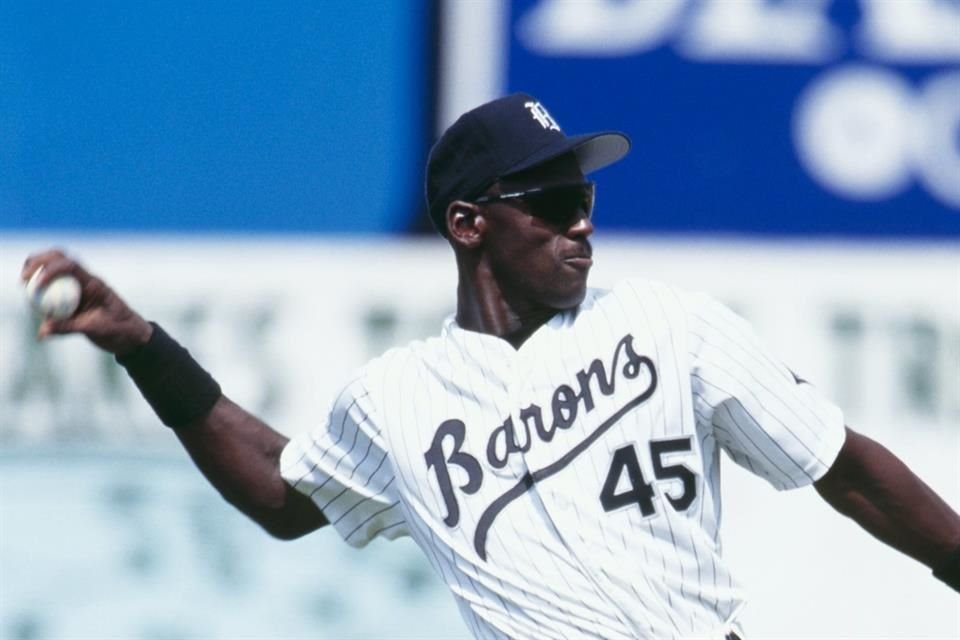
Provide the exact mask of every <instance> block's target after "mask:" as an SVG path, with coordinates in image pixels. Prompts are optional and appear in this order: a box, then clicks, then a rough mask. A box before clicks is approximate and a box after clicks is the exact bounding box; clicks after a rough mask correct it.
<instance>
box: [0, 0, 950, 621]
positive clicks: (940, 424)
mask: <svg viewBox="0 0 960 640" xmlns="http://www.w3.org/2000/svg"><path fill="white" fill-rule="evenodd" d="M517 90H523V91H527V92H530V93H532V94H534V95H536V96H537V97H539V98H540V99H541V100H542V101H543V102H544V103H545V104H546V105H547V106H548V107H549V108H550V110H551V112H552V114H553V115H554V117H555V118H556V119H557V120H558V121H559V122H560V124H561V125H562V126H563V127H564V129H565V130H566V131H567V132H581V131H593V130H598V129H605V128H611V129H621V130H624V131H626V132H628V133H629V134H630V135H631V137H632V138H633V140H634V149H633V151H632V153H631V154H630V156H628V158H627V160H626V161H624V162H622V163H620V164H618V165H616V166H614V167H611V168H609V169H607V170H604V171H602V172H601V173H598V174H597V176H596V178H597V180H598V181H599V184H600V188H599V197H598V207H597V214H596V216H597V218H596V219H597V225H598V232H597V234H596V246H597V258H598V260H597V267H596V269H595V273H594V276H593V281H594V284H596V285H600V286H602V285H604V284H610V283H612V282H613V281H615V280H616V279H618V278H620V277H623V276H626V275H641V276H649V277H653V278H658V279H664V280H669V281H672V282H675V283H677V284H680V285H682V286H686V287H689V288H691V289H699V290H705V291H708V292H710V293H712V294H714V295H716V296H718V297H720V298H721V299H723V300H725V301H727V302H728V303H729V304H731V305H732V306H734V307H735V308H736V309H737V310H738V311H740V312H741V313H742V314H744V315H745V316H747V317H748V318H749V319H750V320H751V321H752V322H753V323H754V324H755V326H756V327H757V328H758V330H759V331H760V333H761V334H762V335H763V336H764V338H765V339H766V340H767V342H768V343H769V344H770V345H771V346H772V348H773V349H774V350H775V351H776V352H777V353H779V354H780V355H781V356H782V357H783V358H784V360H785V361H787V362H789V363H790V365H791V366H792V368H794V369H795V370H797V371H800V372H802V373H803V374H804V377H806V378H808V379H810V380H812V381H815V382H816V384H818V385H819V386H821V387H822V388H824V389H825V390H826V392H827V393H828V394H829V395H830V396H832V397H833V398H835V399H836V400H837V401H838V403H839V404H841V406H843V407H844V409H845V410H846V412H847V417H848V422H849V423H850V424H851V425H853V426H854V427H855V428H859V429H860V430H862V431H864V432H866V433H868V434H870V435H872V436H873V437H875V438H877V439H878V440H880V441H881V442H883V443H885V444H887V445H888V446H890V448H892V449H893V450H894V451H896V452H897V453H898V454H899V455H901V457H903V458H904V459H905V460H906V461H907V462H908V464H910V465H911V466H912V467H913V468H914V469H915V470H916V471H917V472H918V473H919V474H920V475H921V476H922V477H923V478H924V479H926V480H927V481H928V482H929V483H930V484H931V485H933V486H934V487H935V488H936V489H937V490H938V491H939V492H940V493H941V494H942V495H943V496H944V497H945V498H946V499H947V500H948V501H949V502H950V503H951V504H952V505H953V506H954V507H955V508H958V507H960V3H958V2H957V1H956V0H581V1H577V0H563V1H562V0H476V1H469V0H385V1H381V0H328V1H323V2H320V1H317V2H272V3H260V2H229V3H228V2H218V1H216V2H204V3H196V2H186V1H182V0H174V1H171V2H135V3H126V2H96V3H67V2H52V3H44V4H37V3H27V2H23V3H18V2H4V3H0V274H4V275H3V277H2V278H0V355H2V358H0V363H2V364H0V638H4V639H10V640H47V639H51V640H53V639H63V640H74V639H86V638H89V639H91V640H93V639H107V638H117V639H124V640H126V639H130V640H166V639H170V640H174V639H181V638H182V639H198V640H199V639H204V640H206V639H218V638H224V639H226V638H231V639H234V638H257V639H260V638H263V639H268V638H270V639H274V638H276V639H281V638H282V639H300V638H304V639H305V638H314V639H317V640H321V639H327V638H336V639H340V638H466V637H467V632H466V629H465V627H464V626H463V625H462V624H461V622H460V620H459V617H458V615H457V613H456V611H455V610H454V606H453V602H452V599H451V598H450V596H449V595H448V594H447V593H446V591H445V589H444V588H443V587H442V585H440V584H439V582H438V581H437V579H436V578H435V577H434V576H433V575H432V574H431V573H430V570H429V568H428V567H427V565H426V563H425V562H424V561H423V560H421V558H420V555H419V551H418V550H417V549H416V548H415V547H414V546H413V545H412V544H410V543H407V542H403V541H401V542H395V543H380V544H376V543H375V544H373V545H371V547H370V548H368V549H365V550H363V551H355V550H352V549H350V548H349V547H347V546H346V545H345V544H343V543H342V542H341V541H340V540H339V539H338V538H337V536H336V535H334V534H333V533H331V532H326V531H324V532H321V533H319V534H317V535H314V536H309V537H307V538H305V539H302V540H300V541H297V542H294V543H283V542H278V541H273V540H271V539H270V538H268V537H267V536H266V534H262V533H261V532H260V531H259V530H258V529H257V528H256V526H255V525H253V524H251V523H249V522H247V521H246V520H245V519H244V518H243V517H241V516H239V515H237V514H235V513H233V512H232V511H231V510H230V508H229V507H227V506H226V505H225V504H223V503H222V502H221V500H220V499H219V497H218V496H217V494H216V493H215V492H214V490H213V489H211V488H209V487H208V486H207V485H206V484H205V483H204V481H203V480H202V478H201V477H200V475H199V473H197V472H196V471H195V470H194V469H193V467H192V466H191V464H190V463H189V461H188V460H187V457H186V455H185V454H184V453H182V451H180V450H179V448H178V446H177V445H176V443H175V439H174V438H173V437H172V436H171V435H170V434H169V433H168V432H167V431H166V430H165V429H164V428H163V427H162V426H161V425H160V424H159V422H158V421H157V420H156V419H155V418H153V417H152V416H151V414H150V413H149V411H148V410H147V409H146V408H145V407H144V405H143V404H142V402H141V401H140V400H139V397H138V396H137V394H136V392H135V390H134V389H133V387H132V385H131V384H130V383H129V382H128V381H127V380H126V379H125V377H124V375H123V374H122V371H120V370H119V369H118V368H117V367H116V366H114V365H113V364H112V363H111V361H110V359H109V358H107V357H105V356H103V355H102V354H99V353H97V352H95V351H94V350H93V349H92V348H90V347H89V345H87V344H85V343H84V341H83V340H82V339H79V338H68V339H63V340H57V341H53V342H50V343H47V344H37V343H36V341H35V340H34V339H33V338H32V335H33V332H34V330H35V327H36V324H35V319H34V318H32V317H31V316H30V314H29V313H28V311H27V309H26V306H25V304H24V301H23V295H22V291H21V289H20V286H19V282H18V273H19V267H20V264H21V262H22V260H23V259H24V257H25V256H26V255H27V254H28V253H30V252H32V251H36V250H38V249H42V248H45V247H48V246H50V245H55V246H60V247H65V248H66V249H68V250H69V251H70V252H71V253H73V254H75V255H76V256H79V257H80V258H81V259H82V260H83V261H84V262H85V263H86V264H87V265H88V266H89V267H90V268H92V269H93V270H95V271H97V272H98V273H100V274H102V275H103V276H104V277H105V278H106V279H107V280H108V281H109V282H111V283H112V284H113V285H114V286H115V287H116V288H117V289H118V290H119V291H121V292H122V294H123V295H124V296H125V297H126V298H127V299H128V300H129V301H130V302H131V303H132V304H133V305H134V306H135V307H137V308H138V309H140V310H141V311H142V312H143V313H144V314H145V315H147V316H148V317H150V318H152V319H156V320H158V321H160V322H161V323H163V324H164V325H166V326H167V327H168V328H169V329H170V330H171V333H173V334H175V335H177V336H178V337H179V338H180V339H181V340H182V341H183V342H184V343H185V344H187V345H188V346H189V347H190V348H191V349H192V350H193V351H194V352H196V353H198V354H199V356H200V359H201V360H202V361H203V362H204V363H205V364H206V365H208V368H209V369H211V370H212V371H213V372H214V374H215V375H217V376H218V378H219V379H220V380H221V382H222V384H223V386H224V388H225V389H226V390H227V392H228V393H229V394H230V395H231V396H232V397H233V398H235V399H236V400H238V401H239V402H240V403H241V404H243V405H245V406H246V407H248V408H250V409H251V410H253V411H255V412H256V413H258V414H259V415H261V416H262V417H264V418H265V419H266V420H267V421H268V422H270V423H271V424H273V425H274V426H275V427H276V428H278V429H279V430H281V431H284V432H286V433H293V432H295V431H298V430H302V429H306V428H310V427H311V426H312V425H314V424H315V423H316V422H317V421H318V420H320V419H321V417H322V415H323V412H324V409H325V405H326V402H327V400H328V399H329V398H330V396H331V395H332V394H333V392H334V391H335V389H336V387H337V385H338V384H339V383H341V382H343V381H344V380H345V379H346V376H347V375H348V374H349V371H350V370H351V369H352V368H353V367H355V366H358V365H360V364H362V362H364V361H365V360H366V359H368V358H369V357H372V356H374V355H376V354H378V353H379V352H381V351H382V350H384V349H385V348H387V347H389V346H390V345H393V344H397V343H400V342H403V341H406V340H408V339H410V338H414V337H419V336H424V335H427V334H430V333H432V332H433V331H435V330H436V328H437V327H438V326H439V322H440V320H441V319H442V318H443V317H444V316H445V315H446V314H448V313H450V312H451V311H452V309H453V305H454V295H453V294H454V289H453V288H454V285H455V274H454V266H453V262H452V260H451V259H450V254H449V250H448V249H447V248H446V247H445V245H444V244H443V243H442V242H441V241H440V240H439V239H437V238H436V237H434V236H433V235H432V234H431V232H430V229H429V222H428V221H427V218H426V216H425V213H424V208H423V204H422V186H421V185H422V175H423V172H422V167H423V164H424V160H425V156H426V152H427V150H428V149H429V146H430V144H431V142H432V140H433V139H434V138H435V136H436V134H437V132H438V131H440V130H442V128H443V127H444V126H446V125H447V124H449V122H451V121H452V120H453V119H454V118H455V117H456V115H457V114H459V113H460V112H462V111H464V110H466V109H468V108H471V107H472V106H475V105H476V104H478V103H480V102H482V101H485V100H487V99H489V98H492V97H495V96H498V95H501V94H503V93H506V92H510V91H517ZM725 474H726V476H725V486H724V494H725V499H726V503H725V505H726V509H725V523H724V541H725V549H726V553H727V554H728V555H729V556H730V557H731V558H732V560H733V562H734V563H735V564H736V566H738V567H740V568H741V578H742V579H743V581H744V582H745V583H746V586H747V588H748V590H749V593H750V594H751V596H752V603H751V604H750V605H749V606H748V608H747V609H746V611H745V613H744V622H745V624H746V627H747V631H748V632H749V633H750V635H751V637H754V638H877V639H879V638H957V637H960V604H958V599H957V598H956V596H955V594H952V593H951V592H950V591H949V590H947V589H946V588H945V587H943V586H942V585H940V584H939V583H937V582H935V581H934V580H933V578H932V577H930V576H929V573H928V572H927V571H926V570H925V569H924V568H922V567H920V566H919V565H916V564H915V563H913V562H912V561H909V560H907V559H905V558H903V557H901V556H899V555H897V554H896V553H894V552H892V551H890V550H887V549H886V548H884V547H883V546H882V545H880V544H879V543H877V542H876V541H874V540H873V539H872V538H870V537H869V536H867V535H866V534H863V533H861V532H860V531H858V530H857V529H856V527H855V526H854V525H852V524H850V523H848V522H846V521H845V520H844V519H842V518H841V517H840V516H838V515H835V514H834V513H833V512H831V511H830V509H829V508H828V507H827V506H826V505H825V504H823V503H822V502H821V501H820V500H819V498H818V497H817V496H816V495H815V493H814V492H813V491H809V490H807V491H801V492H795V493H788V494H777V493H776V492H774V491H773V490H772V489H770V488H768V487H767V486H766V485H765V484H763V483H762V482H761V481H760V480H757V479H754V478H751V477H748V476H746V475H745V474H743V473H741V472H740V471H739V469H736V468H735V467H734V465H730V464H725Z"/></svg>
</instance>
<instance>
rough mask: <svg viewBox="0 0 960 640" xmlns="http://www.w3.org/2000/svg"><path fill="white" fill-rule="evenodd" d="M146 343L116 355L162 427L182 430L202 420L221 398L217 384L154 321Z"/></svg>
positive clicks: (188, 353) (187, 352)
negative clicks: (163, 425)
mask: <svg viewBox="0 0 960 640" xmlns="http://www.w3.org/2000/svg"><path fill="white" fill-rule="evenodd" d="M150 324H151V325H153V333H152V334H151V336H150V340H148V341H147V343H146V344H144V345H142V346H140V347H137V348H136V349H134V350H133V351H132V352H130V353H128V354H126V355H124V356H122V357H121V356H117V362H118V363H120V364H121V365H123V367H124V368H125V369H126V370H127V373H128V374H129V375H130V377H131V378H132V379H133V382H134V383H135V384H136V385H137V388H138V389H140V393H142V394H143V397H144V398H145V399H146V401H147V402H148V403H150V406H151V407H152V408H153V411H154V412H155V413H156V414H157V417H159V418H160V420H161V422H163V424H165V425H167V426H168V427H171V428H174V429H176V428H179V427H185V426H187V425H188V424H190V423H192V422H193V421H195V420H197V419H199V418H203V417H204V416H206V415H207V414H208V413H210V410H211V409H213V405H214V404H216V402H217V400H218V399H219V398H220V395H221V392H220V385H219V384H217V381H216V380H214V379H213V377H212V376H211V375H210V374H209V373H207V372H206V371H205V370H204V368H203V367H201V366H200V365H199V364H198V363H197V361H196V360H194V359H193V357H192V356H191V355H190V352H189V351H187V350H186V349H184V348H183V347H182V346H180V344H179V343H178V342H177V341H176V340H174V339H173V338H171V337H170V336H169V335H168V334H167V332H166V331H164V330H163V329H161V328H160V326H159V325H157V324H156V323H154V322H151V323H150Z"/></svg>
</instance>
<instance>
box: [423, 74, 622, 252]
mask: <svg viewBox="0 0 960 640" xmlns="http://www.w3.org/2000/svg"><path fill="white" fill-rule="evenodd" d="M629 150H630V138H628V137H627V135H626V134H624V133H621V132H619V131H603V132H600V133H588V134H584V135H577V136H567V135H566V134H564V133H563V131H561V130H560V125H558V124H557V121H556V120H554V119H553V117H552V116H551V115H550V114H549V113H548V112H547V110H546V108H544V106H543V105H542V104H540V102H539V101H538V100H537V99H536V98H534V97H532V96H530V95H527V94H526V93H515V94H513V95H509V96H506V97H504V98H499V99H497V100H493V101H492V102H487V103H486V104H483V105H480V106H479V107H477V108H475V109H473V110H471V111H468V112H466V113H465V114H463V115H462V116H460V117H459V118H458V119H457V121H456V122H454V123H453V124H452V125H450V128H449V129H447V130H446V131H445V132H444V133H443V135H442V136H440V139H439V140H437V143H436V144H435V145H434V146H433V149H431V150H430V157H429V159H428V160H427V206H428V207H429V209H430V219H431V220H433V224H434V226H435V227H436V228H437V231H439V232H440V233H441V234H442V235H444V236H446V235H447V224H446V210H447V206H448V205H449V204H450V203H451V202H453V201H454V200H468V201H469V200H471V199H472V198H475V197H478V196H479V195H480V194H481V193H483V191H484V190H486V189H487V188H488V187H489V186H490V185H492V184H493V183H494V182H496V181H497V180H498V179H500V178H502V177H504V176H509V175H510V174H513V173H518V172H520V171H523V170H525V169H530V168H531V167H535V166H537V165H539V164H542V163H544V162H547V161H548V160H552V159H554V158H556V157H558V156H561V155H563V154H565V153H568V152H570V151H573V152H574V153H576V155H577V160H578V161H579V162H580V170H581V171H582V172H583V173H584V174H587V173H590V172H591V171H596V170H597V169H601V168H603V167H605V166H607V165H609V164H613V163H614V162H616V161H617V160H619V159H620V158H622V157H623V156H625V155H626V154H627V152H628V151H629Z"/></svg>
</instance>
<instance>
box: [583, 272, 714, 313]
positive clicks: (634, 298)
mask: <svg viewBox="0 0 960 640" xmlns="http://www.w3.org/2000/svg"><path fill="white" fill-rule="evenodd" d="M696 295H697V294H694V293H691V292H689V291H687V290H685V289H682V288H680V287H678V286H675V285H673V284H670V283H667V282H662V281H660V280H655V279H651V278H642V277H632V278H624V279H622V280H619V281H617V282H616V283H615V284H614V285H613V286H612V287H609V288H593V287H591V288H590V289H589V290H588V292H587V297H586V299H585V300H584V302H583V306H584V307H589V306H591V305H594V304H597V303H611V302H618V303H621V304H623V303H628V304H629V303H640V304H647V303H653V302H657V301H661V303H662V302H663V301H673V302H681V303H684V302H686V300H687V299H690V298H692V297H695V296H696Z"/></svg>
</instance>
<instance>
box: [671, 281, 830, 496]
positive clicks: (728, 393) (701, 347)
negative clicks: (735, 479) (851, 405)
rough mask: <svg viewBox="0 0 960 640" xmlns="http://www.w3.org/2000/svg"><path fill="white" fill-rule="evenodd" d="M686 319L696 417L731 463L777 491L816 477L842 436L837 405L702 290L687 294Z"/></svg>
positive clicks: (750, 328) (803, 483)
mask: <svg viewBox="0 0 960 640" xmlns="http://www.w3.org/2000/svg"><path fill="white" fill-rule="evenodd" d="M688 323H689V324H688V332H689V336H688V337H689V343H688V344H689V349H690V366H691V384H692V389H693V400H694V409H695V411H696V414H697V420H698V422H701V423H704V422H705V423H706V424H707V427H708V429H712V433H713V435H714V437H715V439H716V441H717V442H718V443H719V444H720V446H721V447H723V449H724V450H726V451H727V453H728V454H729V455H730V457H731V458H732V459H733V460H734V461H735V462H736V463H737V464H739V465H740V466H742V467H744V468H746V469H749V470H750V471H752V472H753V473H754V474H756V475H759V476H761V477H763V478H765V479H766V480H767V481H769V482H770V484H772V485H773V486H774V487H776V488H777V489H780V490H783V489H790V488H794V487H802V486H805V485H808V484H811V483H812V482H814V481H816V480H818V479H819V478H820V477H822V476H823V474H825V473H826V472H827V470H828V469H829V468H830V467H831V465H832V464H833V462H834V460H836V457H837V455H838V453H839V452H840V448H841V447H842V446H843V442H844V439H845V435H846V430H845V427H844V420H843V414H842V412H841V411H840V409H839V408H838V407H836V406H835V405H834V404H833V403H831V402H830V401H829V400H827V399H826V398H824V397H823V396H822V395H821V394H820V393H819V392H818V391H817V389H816V388H815V387H814V386H812V385H811V384H809V383H807V382H805V381H803V380H801V379H799V378H797V377H796V376H795V375H794V374H793V373H792V372H791V371H790V369H788V368H787V367H786V366H785V365H784V364H783V363H782V362H780V361H779V360H778V359H776V358H774V357H772V356H771V354H770V353H769V352H768V351H767V349H765V348H764V347H763V346H762V345H761V343H760V340H759V339H758V338H757V336H756V334H755V332H754V330H753V328H752V327H751V326H750V325H749V324H748V323H747V322H746V321H745V320H743V318H741V317H740V316H738V315H737V314H735V313H734V312H733V311H731V310H730V309H728V308H727V307H725V306H723V305H722V304H720V303H718V302H716V301H715V300H713V299H711V298H709V297H708V296H705V295H702V294H698V295H694V296H691V298H690V304H689V305H688Z"/></svg>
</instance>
